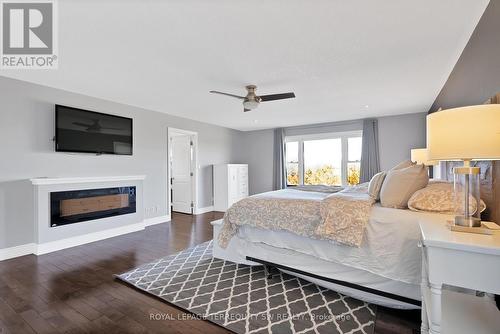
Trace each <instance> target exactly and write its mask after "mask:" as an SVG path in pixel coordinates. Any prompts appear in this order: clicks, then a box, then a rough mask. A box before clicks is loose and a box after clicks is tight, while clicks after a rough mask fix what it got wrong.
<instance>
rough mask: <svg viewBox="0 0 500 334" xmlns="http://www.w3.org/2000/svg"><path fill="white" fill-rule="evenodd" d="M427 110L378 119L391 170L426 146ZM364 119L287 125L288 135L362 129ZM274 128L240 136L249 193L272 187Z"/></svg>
mask: <svg viewBox="0 0 500 334" xmlns="http://www.w3.org/2000/svg"><path fill="white" fill-rule="evenodd" d="M426 115H427V113H425V112H423V113H417V114H406V115H398V116H387V117H380V118H378V126H379V141H380V143H379V144H380V163H381V166H380V167H381V168H382V170H388V169H390V168H392V167H393V166H395V165H396V164H397V163H399V162H401V161H403V160H405V159H409V158H410V150H411V149H412V148H421V147H425V116H426ZM362 129H363V122H362V121H361V120H354V121H348V122H338V123H326V124H312V125H307V126H300V127H291V128H286V130H285V132H286V134H287V135H289V136H292V135H304V134H312V133H327V132H341V131H354V130H362ZM273 135H274V133H273V130H261V131H249V132H244V133H242V135H241V136H240V137H239V141H238V146H239V147H241V148H242V149H241V150H239V152H238V153H237V155H236V159H237V161H238V162H239V163H246V164H248V168H249V184H250V194H257V193H261V192H265V191H271V190H272V189H273Z"/></svg>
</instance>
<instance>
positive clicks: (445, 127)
mask: <svg viewBox="0 0 500 334" xmlns="http://www.w3.org/2000/svg"><path fill="white" fill-rule="evenodd" d="M427 149H428V159H430V160H443V161H456V160H461V161H463V162H464V164H463V167H456V168H454V169H453V174H454V194H455V199H456V203H455V204H456V217H455V225H459V226H467V227H479V226H481V216H480V215H481V212H480V211H481V210H480V209H479V203H480V189H479V186H480V180H479V176H480V168H479V167H472V166H471V164H470V162H471V161H472V160H500V104H485V105H478V106H469V107H462V108H454V109H447V110H443V111H439V112H435V113H432V114H429V115H427ZM473 201H475V203H474V202H473Z"/></svg>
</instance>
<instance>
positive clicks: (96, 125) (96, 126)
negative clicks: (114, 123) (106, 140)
mask: <svg viewBox="0 0 500 334" xmlns="http://www.w3.org/2000/svg"><path fill="white" fill-rule="evenodd" d="M91 121H92V123H91V124H88V123H82V122H73V124H74V125H76V126H81V127H84V128H86V129H85V131H87V132H100V131H101V130H122V129H120V128H110V127H104V126H101V123H100V122H99V120H98V119H92V120H91Z"/></svg>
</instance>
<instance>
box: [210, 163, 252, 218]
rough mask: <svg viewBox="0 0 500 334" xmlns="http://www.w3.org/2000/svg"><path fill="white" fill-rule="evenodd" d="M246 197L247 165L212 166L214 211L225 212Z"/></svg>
mask: <svg viewBox="0 0 500 334" xmlns="http://www.w3.org/2000/svg"><path fill="white" fill-rule="evenodd" d="M245 197H248V165H245V164H221V165H214V210H215V211H226V210H227V209H228V208H229V207H230V206H231V205H232V204H233V203H236V202H237V201H239V200H240V199H242V198H245Z"/></svg>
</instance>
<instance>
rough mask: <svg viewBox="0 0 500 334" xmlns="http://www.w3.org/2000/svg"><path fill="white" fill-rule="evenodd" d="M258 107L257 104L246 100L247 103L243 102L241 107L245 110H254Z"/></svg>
mask: <svg viewBox="0 0 500 334" xmlns="http://www.w3.org/2000/svg"><path fill="white" fill-rule="evenodd" d="M258 106H259V102H257V101H253V100H248V101H243V107H245V108H246V109H250V110H252V109H255V108H257V107H258Z"/></svg>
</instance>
